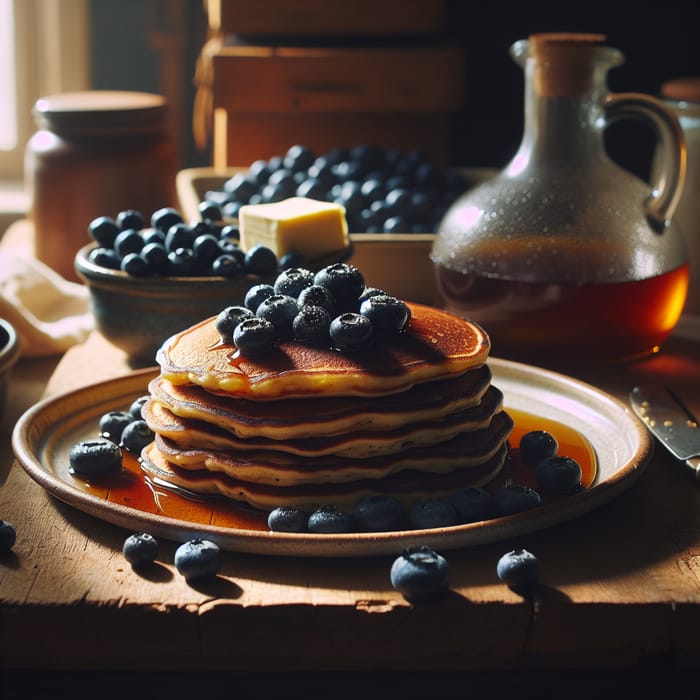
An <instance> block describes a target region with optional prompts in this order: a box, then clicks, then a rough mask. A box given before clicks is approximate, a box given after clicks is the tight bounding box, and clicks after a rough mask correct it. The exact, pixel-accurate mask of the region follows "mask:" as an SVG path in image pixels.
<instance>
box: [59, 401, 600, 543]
mask: <svg viewBox="0 0 700 700" xmlns="http://www.w3.org/2000/svg"><path fill="white" fill-rule="evenodd" d="M508 412H509V413H510V415H511V417H512V418H513V420H514V421H515V427H514V429H513V432H512V434H511V436H510V439H509V444H510V456H509V459H508V461H507V463H506V465H505V466H504V467H503V470H502V472H501V474H500V475H499V476H498V477H497V479H496V480H495V481H494V484H493V486H498V485H501V484H504V483H520V484H526V485H528V486H531V487H532V488H536V486H537V485H536V481H535V473H534V470H533V469H532V468H531V467H528V466H526V465H525V464H524V463H523V462H522V460H521V459H520V449H519V448H518V445H519V444H520V438H521V437H522V436H523V435H524V434H525V433H526V432H529V431H531V430H547V431H548V432H550V433H551V434H552V435H553V436H554V437H555V438H556V440H557V442H558V443H559V454H561V455H565V456H568V457H571V458H573V459H575V460H576V461H577V462H578V463H579V464H580V465H581V471H582V474H583V476H582V479H581V484H582V486H583V488H584V489H586V488H590V487H591V485H592V484H593V483H594V481H595V476H596V470H597V465H596V457H595V453H594V451H593V448H592V446H591V445H590V443H589V442H588V440H587V439H586V438H585V437H584V436H583V435H581V434H580V433H579V432H577V431H576V430H574V429H572V428H570V427H568V426H566V425H563V424H562V423H558V422H556V421H552V420H548V419H545V418H541V417H539V416H533V415H530V414H528V413H524V412H521V411H514V410H508ZM123 465H124V469H123V472H122V474H121V475H120V476H119V478H118V479H117V480H114V479H110V480H109V482H107V481H104V480H83V479H79V478H76V477H73V476H71V475H70V474H67V473H66V475H65V476H64V479H65V480H67V481H70V482H71V483H73V484H74V485H75V486H77V487H78V488H81V489H83V490H84V491H88V492H90V493H92V494H93V495H97V496H99V497H101V498H103V499H104V500H106V501H109V502H110V503H115V504H119V505H122V506H128V507H130V508H134V509H136V510H139V511H142V512H145V513H152V514H157V515H162V516H165V517H168V518H173V519H176V520H184V521H186V522H191V523H197V524H204V525H215V526H217V527H224V528H231V529H236V530H257V531H266V530H267V529H268V528H267V513H265V512H262V511H260V510H257V509H254V508H252V507H250V506H248V505H245V504H239V503H235V502H233V501H231V500H228V499H223V498H216V497H206V496H201V495H199V494H193V493H190V492H188V491H186V490H185V489H181V488H178V487H173V486H171V485H169V484H168V485H164V484H161V483H158V482H156V481H153V480H152V479H150V478H149V477H148V476H147V475H146V474H144V473H143V471H142V470H141V467H140V465H139V462H138V460H137V459H136V457H134V456H133V455H131V454H129V453H127V452H124V459H123ZM544 500H546V499H544V498H543V501H544Z"/></svg>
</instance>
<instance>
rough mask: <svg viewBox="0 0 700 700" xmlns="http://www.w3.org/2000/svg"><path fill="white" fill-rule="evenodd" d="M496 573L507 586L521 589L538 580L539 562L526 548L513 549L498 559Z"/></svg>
mask: <svg viewBox="0 0 700 700" xmlns="http://www.w3.org/2000/svg"><path fill="white" fill-rule="evenodd" d="M496 574H497V576H498V578H499V579H500V580H501V581H503V583H505V584H506V585H507V586H510V587H511V588H516V589H523V588H526V587H528V586H532V585H534V584H535V583H537V582H538V580H539V576H540V562H539V559H538V558H537V557H536V556H535V555H534V554H532V553H531V552H528V551H527V550H526V549H513V550H511V551H510V552H506V553H505V554H504V555H503V556H502V557H501V558H500V559H499V560H498V564H497V565H496Z"/></svg>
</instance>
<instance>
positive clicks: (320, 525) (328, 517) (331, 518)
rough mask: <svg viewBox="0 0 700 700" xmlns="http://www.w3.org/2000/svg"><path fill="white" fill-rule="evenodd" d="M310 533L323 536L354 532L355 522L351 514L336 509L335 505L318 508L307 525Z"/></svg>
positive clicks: (310, 516)
mask: <svg viewBox="0 0 700 700" xmlns="http://www.w3.org/2000/svg"><path fill="white" fill-rule="evenodd" d="M306 526H307V528H308V530H309V532H314V533H323V534H340V533H344V532H353V530H354V529H355V521H354V518H353V517H352V514H351V513H346V512H345V511H343V510H340V509H338V508H336V507H335V506H333V505H327V506H321V507H320V508H317V509H316V510H315V511H314V512H313V513H311V515H309V519H308V521H307V523H306Z"/></svg>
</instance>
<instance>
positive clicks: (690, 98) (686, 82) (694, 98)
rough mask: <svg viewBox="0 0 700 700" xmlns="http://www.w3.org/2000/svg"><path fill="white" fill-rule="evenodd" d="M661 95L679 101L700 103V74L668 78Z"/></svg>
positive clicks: (662, 87)
mask: <svg viewBox="0 0 700 700" xmlns="http://www.w3.org/2000/svg"><path fill="white" fill-rule="evenodd" d="M661 96H662V97H664V98H665V99H667V100H675V101H677V102H698V103H700V76H691V77H688V78H673V79H672V80H667V81H666V82H665V83H664V84H663V85H662V86H661Z"/></svg>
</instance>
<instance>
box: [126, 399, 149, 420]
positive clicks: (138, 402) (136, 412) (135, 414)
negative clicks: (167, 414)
mask: <svg viewBox="0 0 700 700" xmlns="http://www.w3.org/2000/svg"><path fill="white" fill-rule="evenodd" d="M150 398H151V397H150V396H149V395H148V394H144V395H143V396H139V397H138V398H137V399H134V400H133V401H132V403H131V406H129V410H128V411H127V413H128V414H129V415H130V416H131V417H132V419H133V420H141V418H143V415H142V414H141V409H142V408H143V405H144V404H145V403H146V402H147V401H148V400H149V399H150Z"/></svg>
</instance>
